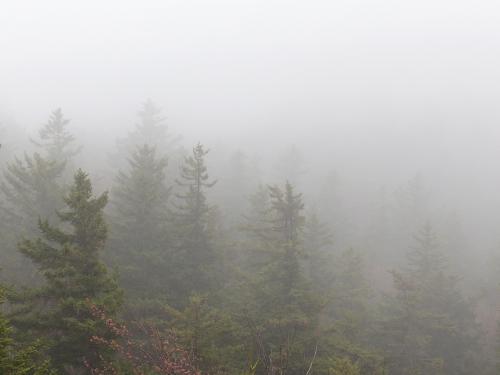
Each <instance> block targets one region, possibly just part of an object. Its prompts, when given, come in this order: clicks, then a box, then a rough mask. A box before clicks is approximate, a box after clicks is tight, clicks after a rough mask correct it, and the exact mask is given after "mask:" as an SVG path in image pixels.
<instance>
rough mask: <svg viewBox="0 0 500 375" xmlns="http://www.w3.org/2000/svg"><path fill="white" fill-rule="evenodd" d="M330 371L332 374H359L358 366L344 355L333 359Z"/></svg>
mask: <svg viewBox="0 0 500 375" xmlns="http://www.w3.org/2000/svg"><path fill="white" fill-rule="evenodd" d="M330 372H331V374H332V375H361V370H360V368H359V366H358V365H357V364H356V363H352V362H351V360H350V359H349V358H345V357H344V358H338V359H335V360H334V361H333V367H332V368H331V370H330Z"/></svg>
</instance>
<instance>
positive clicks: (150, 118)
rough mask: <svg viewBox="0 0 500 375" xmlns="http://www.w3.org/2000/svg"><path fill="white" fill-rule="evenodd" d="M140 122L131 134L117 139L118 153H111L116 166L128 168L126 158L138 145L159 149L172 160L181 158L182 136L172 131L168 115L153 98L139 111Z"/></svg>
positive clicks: (161, 154)
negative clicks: (163, 113)
mask: <svg viewBox="0 0 500 375" xmlns="http://www.w3.org/2000/svg"><path fill="white" fill-rule="evenodd" d="M138 117H139V122H137V123H136V124H135V127H134V129H133V131H132V132H130V134H129V135H128V136H127V137H125V138H123V139H119V140H118V141H117V149H118V150H117V151H118V152H117V153H116V154H114V155H111V162H112V164H113V166H114V167H117V168H119V169H122V170H124V169H126V168H127V165H126V162H125V161H126V160H127V158H128V157H129V155H131V154H133V153H134V152H135V151H136V149H137V147H141V146H143V145H148V146H150V147H153V148H155V149H156V150H157V153H158V154H159V156H160V157H165V156H166V155H168V156H169V158H170V159H171V160H175V161H177V159H178V158H179V148H178V142H179V139H180V137H179V136H175V135H173V134H171V133H170V131H169V128H168V126H167V124H166V117H164V116H163V115H162V110H161V108H160V107H158V106H157V105H156V104H155V103H154V102H153V101H152V100H151V99H148V100H146V101H145V102H144V103H143V104H142V107H141V109H140V111H139V112H138Z"/></svg>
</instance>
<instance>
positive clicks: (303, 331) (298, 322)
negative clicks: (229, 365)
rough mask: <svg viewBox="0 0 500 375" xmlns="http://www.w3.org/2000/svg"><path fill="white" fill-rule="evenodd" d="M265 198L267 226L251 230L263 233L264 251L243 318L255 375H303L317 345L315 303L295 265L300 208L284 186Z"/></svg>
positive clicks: (300, 245)
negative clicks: (256, 361)
mask: <svg viewBox="0 0 500 375" xmlns="http://www.w3.org/2000/svg"><path fill="white" fill-rule="evenodd" d="M268 194H269V211H268V212H267V214H266V215H265V216H266V217H269V220H267V228H260V229H259V231H258V232H255V233H260V234H262V235H263V236H262V237H261V239H262V241H263V243H264V246H263V247H260V246H259V251H262V250H264V251H267V252H268V254H267V262H266V263H261V267H260V269H258V270H256V271H253V274H254V275H255V277H254V281H253V283H252V284H251V285H252V288H253V298H252V300H251V301H249V302H248V303H247V306H246V307H245V311H244V312H243V316H245V319H246V325H247V326H248V327H249V334H250V336H251V337H252V340H253V342H254V343H255V345H256V346H255V353H256V356H257V358H258V359H259V365H258V369H257V373H258V374H267V373H273V372H276V373H280V372H279V371H281V373H290V374H295V373H297V374H298V373H306V371H307V369H308V367H309V366H310V363H311V361H313V357H314V352H315V347H316V346H317V344H318V340H317V337H315V331H316V329H317V327H318V318H319V312H320V303H319V302H320V300H319V298H318V296H317V295H316V294H315V293H314V292H313V291H312V289H311V287H310V285H309V283H308V282H307V280H306V278H305V273H304V270H303V269H302V267H301V262H300V258H301V256H302V254H303V243H302V241H303V228H304V222H305V220H304V216H303V214H302V210H303V208H304V204H303V202H302V196H301V194H296V193H295V192H294V189H293V186H292V185H291V184H289V183H288V182H287V183H286V185H285V187H284V189H281V188H279V187H277V186H271V187H269V188H268ZM254 269H255V268H254Z"/></svg>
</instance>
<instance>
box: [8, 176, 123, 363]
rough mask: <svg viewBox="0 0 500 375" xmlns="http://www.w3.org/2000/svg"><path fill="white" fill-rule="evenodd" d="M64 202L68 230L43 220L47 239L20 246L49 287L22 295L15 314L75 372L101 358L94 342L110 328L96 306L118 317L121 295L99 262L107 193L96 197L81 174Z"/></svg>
mask: <svg viewBox="0 0 500 375" xmlns="http://www.w3.org/2000/svg"><path fill="white" fill-rule="evenodd" d="M64 201H65V205H66V208H65V210H62V211H60V212H58V216H59V219H60V221H61V222H62V223H63V226H62V227H61V228H62V229H59V228H57V227H54V226H52V225H51V224H49V222H48V221H47V220H44V221H40V231H41V234H42V236H41V237H40V238H38V239H36V240H24V241H22V242H21V243H20V246H19V249H20V251H21V253H23V254H24V255H25V256H26V257H28V258H29V259H31V260H32V261H33V263H34V264H35V265H36V266H37V268H38V269H39V271H40V273H41V274H42V275H43V277H44V279H45V284H44V285H43V286H41V287H40V288H38V289H34V290H30V291H27V292H25V293H23V294H22V295H21V296H20V297H19V302H23V304H22V305H20V306H19V308H18V309H17V310H16V311H15V314H13V316H14V319H13V323H14V324H15V326H16V328H17V329H18V330H19V331H20V332H23V333H24V334H25V335H26V334H32V335H37V336H38V335H40V336H41V337H43V338H44V339H46V340H47V343H48V345H49V354H50V357H51V358H52V360H53V363H54V365H55V366H56V367H57V368H59V369H61V370H63V371H66V372H69V371H73V370H74V369H78V368H82V367H83V363H84V360H87V361H96V360H97V358H98V356H99V354H98V353H97V352H96V347H95V345H94V344H93V343H92V342H91V340H90V339H91V337H92V336H94V335H99V336H103V335H105V334H106V332H107V328H106V327H105V325H103V324H101V323H100V322H99V321H98V320H97V318H95V317H94V316H93V314H92V312H91V307H92V306H97V307H99V308H101V309H102V310H103V311H106V313H107V314H110V316H112V314H113V313H115V312H116V311H117V309H118V307H119V306H120V303H121V292H120V290H119V289H118V287H117V284H116V282H115V280H114V279H113V278H112V277H111V276H110V275H109V274H108V272H107V270H106V267H105V266H104V265H103V264H102V263H101V261H100V260H99V258H100V253H101V250H102V249H103V247H104V245H105V242H106V237H107V226H106V223H105V221H104V216H103V210H104V207H105V206H106V204H107V201H108V197H107V194H106V193H104V194H102V195H101V196H99V197H94V196H93V195H92V185H91V181H90V179H89V177H88V176H87V174H85V173H84V172H83V171H81V170H79V171H78V172H77V173H76V174H75V178H74V184H73V185H72V186H71V189H70V191H69V194H68V195H67V196H66V197H65V198H64ZM101 354H103V353H101ZM71 369H73V370H71Z"/></svg>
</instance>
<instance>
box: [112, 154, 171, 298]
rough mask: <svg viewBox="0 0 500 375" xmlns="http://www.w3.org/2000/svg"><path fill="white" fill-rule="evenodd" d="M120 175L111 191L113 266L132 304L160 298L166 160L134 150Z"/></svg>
mask: <svg viewBox="0 0 500 375" xmlns="http://www.w3.org/2000/svg"><path fill="white" fill-rule="evenodd" d="M128 162H129V167H128V170H127V171H126V172H124V171H120V172H119V173H118V176H117V178H116V182H115V187H114V188H113V190H112V200H111V217H112V224H113V225H112V229H113V231H112V236H111V250H112V254H111V256H112V261H113V263H114V264H117V265H118V266H119V267H120V270H121V280H122V285H123V286H124V288H125V290H126V291H127V292H129V293H130V296H132V297H134V298H138V297H148V296H149V297H151V296H152V295H165V294H166V292H167V291H166V290H165V289H166V287H167V286H168V285H167V282H166V279H165V267H166V266H168V259H167V258H168V255H169V254H168V252H167V251H168V243H169V236H168V228H167V216H168V202H169V198H170V188H169V187H168V186H167V183H166V181H165V170H166V168H167V165H168V161H167V159H166V158H158V157H157V156H156V150H155V149H154V148H153V147H150V146H148V145H144V146H142V147H140V148H138V149H137V150H136V151H135V152H134V153H133V154H132V156H131V158H130V159H129V160H128Z"/></svg>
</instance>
